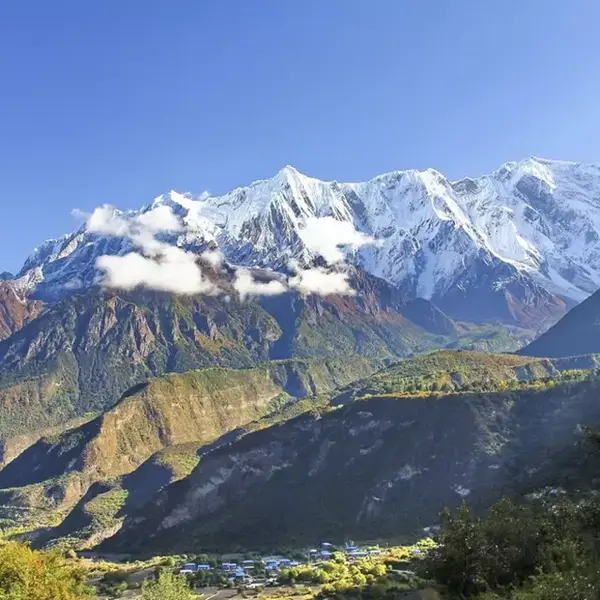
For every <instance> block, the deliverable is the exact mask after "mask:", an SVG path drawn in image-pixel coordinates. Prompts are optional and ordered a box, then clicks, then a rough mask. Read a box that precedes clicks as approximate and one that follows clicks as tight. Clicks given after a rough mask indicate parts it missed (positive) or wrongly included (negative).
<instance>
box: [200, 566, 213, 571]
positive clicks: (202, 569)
mask: <svg viewBox="0 0 600 600" xmlns="http://www.w3.org/2000/svg"><path fill="white" fill-rule="evenodd" d="M196 569H198V571H210V570H211V566H210V565H196Z"/></svg>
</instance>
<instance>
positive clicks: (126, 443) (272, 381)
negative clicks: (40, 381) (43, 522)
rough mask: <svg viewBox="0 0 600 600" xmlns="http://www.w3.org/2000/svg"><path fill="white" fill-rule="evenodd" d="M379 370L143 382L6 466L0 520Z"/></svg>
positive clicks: (0, 477) (345, 366) (313, 365)
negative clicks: (92, 416)
mask: <svg viewBox="0 0 600 600" xmlns="http://www.w3.org/2000/svg"><path fill="white" fill-rule="evenodd" d="M380 365H381V362H380V361H377V360H373V361H372V360H369V359H365V358H361V357H347V358H344V359H335V358H334V359H322V360H318V361H317V360H314V361H311V360H308V361H302V360H297V361H276V362H274V363H267V364H265V365H264V366H260V367H254V368H251V369H240V370H234V369H222V368H212V369H203V370H197V371H189V372H186V373H181V374H170V375H166V376H163V377H161V378H155V379H150V380H149V381H148V382H146V383H142V384H139V385H137V386H136V387H134V388H132V389H130V390H129V391H128V392H127V394H126V395H124V396H123V397H122V398H121V400H120V401H119V402H118V403H117V404H116V405H115V406H114V407H113V408H111V409H109V410H108V411H106V412H105V413H103V414H102V415H101V416H99V417H97V418H95V419H93V420H91V421H89V422H87V423H85V424H83V425H81V426H79V427H75V428H74V429H71V430H69V431H66V432H64V433H61V434H58V435H55V436H51V437H45V438H42V439H41V440H39V441H38V442H36V443H35V444H33V445H32V446H31V447H29V448H28V449H26V450H25V451H23V452H22V453H21V454H20V455H19V456H18V457H17V458H15V459H14V460H13V461H12V462H10V463H9V464H8V465H6V466H5V467H4V469H2V470H1V471H0V499H1V501H0V504H1V505H2V507H3V508H2V511H3V514H4V516H5V517H6V518H10V517H11V516H12V514H13V512H14V507H15V506H20V507H21V509H23V510H25V509H27V510H31V511H33V510H37V511H41V512H40V514H43V511H46V512H48V511H50V512H52V511H54V510H57V509H60V510H62V509H64V508H66V507H68V506H70V505H72V504H73V503H74V502H76V501H78V500H79V498H80V497H81V496H82V495H83V494H85V493H86V491H87V489H88V488H89V486H90V485H91V484H92V483H94V482H101V481H103V480H106V479H111V478H115V477H119V476H121V475H125V474H128V473H131V472H133V471H135V469H136V468H137V467H139V466H140V465H141V464H142V463H144V461H146V460H147V459H148V458H150V457H151V456H152V455H153V454H155V453H156V452H159V451H161V450H162V449H164V448H168V447H170V446H175V445H180V444H189V443H194V444H195V445H196V447H200V446H202V445H204V444H208V443H210V442H212V441H214V440H215V439H217V438H219V437H220V436H222V435H223V434H225V433H227V432H228V431H231V430H233V429H235V428H237V427H239V426H241V425H243V424H245V423H247V422H249V421H252V420H256V419H259V418H260V417H262V416H264V415H267V414H269V413H271V412H273V411H275V410H277V409H278V408H280V407H281V406H284V405H285V404H286V403H288V402H291V401H293V399H294V398H302V397H305V396H310V395H311V394H313V393H323V392H327V391H330V390H332V389H334V388H335V387H338V386H340V385H343V384H346V383H348V382H349V381H352V380H353V379H355V378H356V377H358V376H360V375H362V373H364V372H372V371H373V370H374V369H376V368H377V367H378V366H380ZM142 475H143V473H142ZM139 479H140V482H139V485H141V484H143V480H144V477H143V476H141V477H140V478H139ZM132 481H134V482H135V477H134V478H133V480H132ZM130 482H131V481H130ZM133 488H136V486H135V485H133ZM132 493H133V494H135V489H134V490H133V491H132Z"/></svg>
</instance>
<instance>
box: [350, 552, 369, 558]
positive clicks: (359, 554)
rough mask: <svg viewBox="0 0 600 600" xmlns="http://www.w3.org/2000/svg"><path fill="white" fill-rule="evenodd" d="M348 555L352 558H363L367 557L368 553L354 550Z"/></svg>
mask: <svg viewBox="0 0 600 600" xmlns="http://www.w3.org/2000/svg"><path fill="white" fill-rule="evenodd" d="M349 555H350V556H351V557H352V558H364V557H365V556H368V553H367V552H365V551H364V550H354V551H353V552H350V553H349Z"/></svg>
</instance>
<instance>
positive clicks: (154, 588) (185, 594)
mask: <svg viewBox="0 0 600 600" xmlns="http://www.w3.org/2000/svg"><path fill="white" fill-rule="evenodd" d="M141 597H142V600H192V598H193V595H192V593H191V591H190V587H189V585H188V583H187V581H186V579H185V577H182V576H181V575H175V574H173V573H172V572H171V571H168V570H166V569H163V570H161V571H159V573H158V577H157V578H156V579H154V580H153V581H146V582H145V583H144V585H143V586H142V596H141Z"/></svg>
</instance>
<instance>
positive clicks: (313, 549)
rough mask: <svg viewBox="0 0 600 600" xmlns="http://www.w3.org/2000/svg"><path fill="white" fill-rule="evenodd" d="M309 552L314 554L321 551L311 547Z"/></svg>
mask: <svg viewBox="0 0 600 600" xmlns="http://www.w3.org/2000/svg"><path fill="white" fill-rule="evenodd" d="M308 553H309V554H311V555H313V554H319V551H318V550H317V549H316V548H311V549H310V550H309V551H308Z"/></svg>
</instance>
